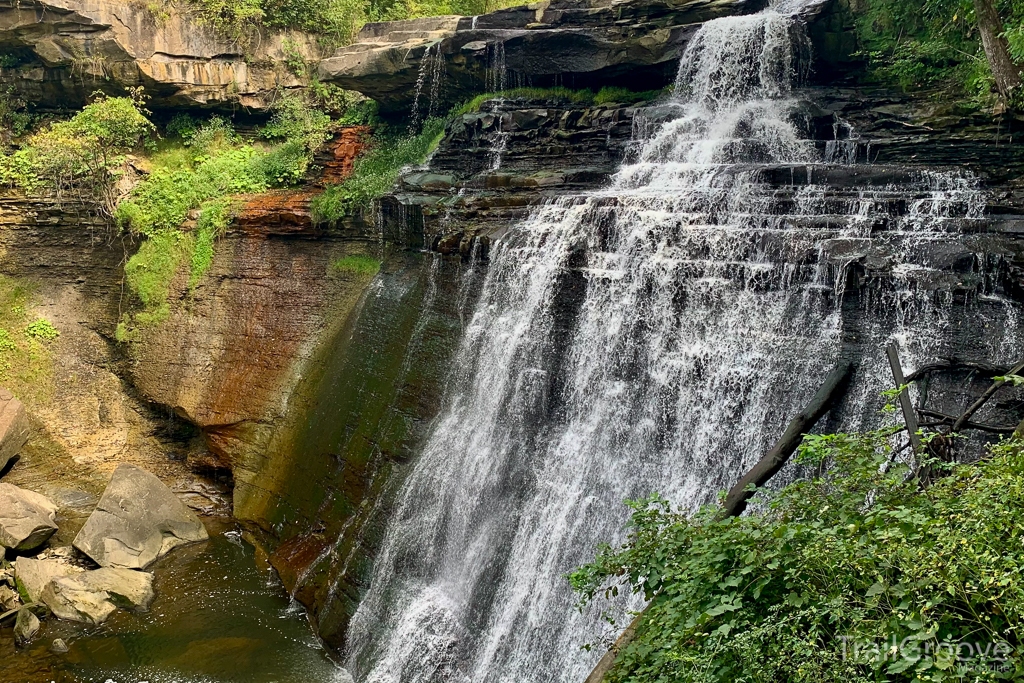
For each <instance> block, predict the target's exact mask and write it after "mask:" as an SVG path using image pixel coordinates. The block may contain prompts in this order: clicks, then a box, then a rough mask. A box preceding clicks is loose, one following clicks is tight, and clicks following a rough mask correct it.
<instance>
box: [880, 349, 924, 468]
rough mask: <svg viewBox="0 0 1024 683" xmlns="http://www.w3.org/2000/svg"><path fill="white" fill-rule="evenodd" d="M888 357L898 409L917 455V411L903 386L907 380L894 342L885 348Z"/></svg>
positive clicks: (919, 440)
mask: <svg viewBox="0 0 1024 683" xmlns="http://www.w3.org/2000/svg"><path fill="white" fill-rule="evenodd" d="M885 354H886V355H887V356H888V357H889V368H890V369H891V370H892V378H893V380H894V381H895V382H896V388H897V389H899V392H900V409H901V410H902V411H903V422H904V424H906V425H907V434H908V436H909V437H910V448H911V449H912V450H913V451H914V455H915V456H917V455H919V454H920V453H921V435H920V434H918V433H917V429H918V424H917V413H915V412H914V404H912V403H911V402H910V391H909V390H908V389H907V388H906V387H904V385H905V384H906V383H907V380H906V379H905V378H904V377H903V366H902V365H900V352H899V348H897V346H896V343H895V342H893V343H892V344H890V345H889V348H887V349H886V350H885Z"/></svg>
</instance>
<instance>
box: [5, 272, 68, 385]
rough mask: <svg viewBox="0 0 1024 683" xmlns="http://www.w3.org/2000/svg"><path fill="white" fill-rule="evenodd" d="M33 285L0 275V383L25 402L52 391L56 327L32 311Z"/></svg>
mask: <svg viewBox="0 0 1024 683" xmlns="http://www.w3.org/2000/svg"><path fill="white" fill-rule="evenodd" d="M34 292H35V287H34V286H33V285H32V283H30V282H27V281H25V280H19V279H17V278H11V277H4V276H0V383H2V384H3V386H5V387H6V388H8V389H10V390H11V391H13V392H14V393H15V394H16V395H17V396H19V397H20V398H22V399H23V400H25V401H26V403H27V404H28V405H33V404H39V403H41V402H45V401H46V400H47V399H48V397H49V396H50V393H51V391H52V381H51V380H52V377H53V352H54V348H53V347H54V345H55V344H57V343H59V342H58V341H57V339H58V337H59V331H58V330H57V329H56V328H55V327H54V326H53V325H52V324H51V323H50V322H49V321H47V320H44V319H42V318H40V317H39V316H38V315H36V314H35V313H34V311H33V310H32V309H33V306H32V301H33V296H34Z"/></svg>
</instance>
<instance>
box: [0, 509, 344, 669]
mask: <svg viewBox="0 0 1024 683" xmlns="http://www.w3.org/2000/svg"><path fill="white" fill-rule="evenodd" d="M208 526H211V539H210V540H209V541H206V542H203V543H197V544H194V545H191V546H187V547H183V548H178V549H176V550H174V551H172V552H171V553H170V554H169V555H168V556H167V557H165V558H163V559H161V560H160V561H159V562H158V563H156V564H155V565H153V566H152V567H151V568H150V569H151V571H153V572H154V574H155V576H156V579H155V588H156V593H157V595H156V600H155V601H154V602H153V606H152V607H151V608H150V610H149V611H148V612H145V613H132V612H126V611H123V610H118V611H117V612H116V613H115V614H114V615H113V616H112V617H111V618H110V619H109V620H108V621H107V622H106V623H105V624H103V625H101V626H83V625H81V624H71V623H68V622H62V621H57V620H55V619H47V620H45V621H44V622H43V627H42V630H41V631H40V635H39V637H38V638H37V640H36V641H35V642H33V643H32V644H31V645H29V646H28V647H27V648H16V647H15V645H14V642H13V635H12V629H11V627H10V625H5V626H6V627H5V628H3V629H0V682H2V683H50V682H51V681H52V682H53V683H94V682H95V683H107V682H108V681H111V682H113V683H144V682H148V683H330V682H331V681H335V680H337V679H338V678H339V674H340V672H339V670H338V668H337V666H336V665H335V664H334V663H333V662H332V661H331V660H330V659H329V658H328V656H327V653H326V652H325V651H324V649H323V648H322V647H321V645H320V643H319V642H318V641H317V639H316V637H315V636H314V635H313V633H312V631H311V629H310V626H309V623H308V622H307V620H306V616H305V614H304V612H303V610H302V609H301V608H300V607H299V606H298V605H297V604H295V603H292V602H291V601H289V599H288V595H287V593H286V592H285V590H284V588H283V587H282V586H281V584H280V582H278V581H277V579H276V577H274V576H273V575H272V573H271V572H270V571H269V570H267V571H262V570H260V569H258V568H257V565H256V561H255V559H254V550H253V548H252V546H250V545H248V544H247V543H244V542H243V541H242V540H241V539H239V538H238V536H237V534H235V533H230V532H229V533H227V534H225V532H224V530H223V529H220V530H217V532H216V533H215V532H214V529H213V528H212V526H213V525H208ZM55 638H61V639H63V640H64V641H65V642H66V643H67V645H68V648H69V651H68V652H67V653H66V654H62V655H61V654H54V653H52V652H51V651H50V647H51V645H52V643H53V640H54V639H55Z"/></svg>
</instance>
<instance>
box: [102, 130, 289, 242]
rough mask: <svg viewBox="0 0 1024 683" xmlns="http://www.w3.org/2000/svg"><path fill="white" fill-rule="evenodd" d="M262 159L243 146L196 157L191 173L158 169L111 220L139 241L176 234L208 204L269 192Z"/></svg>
mask: <svg viewBox="0 0 1024 683" xmlns="http://www.w3.org/2000/svg"><path fill="white" fill-rule="evenodd" d="M266 157H267V154H266V153H265V152H263V151H261V150H257V149H256V148H254V147H251V146H249V145H242V146H239V147H237V148H233V149H227V150H225V151H223V152H220V153H218V154H215V155H214V156H206V155H200V156H197V157H195V163H194V166H193V167H192V168H187V167H186V168H177V169H172V168H157V169H155V170H154V171H153V172H152V173H151V174H150V175H149V176H148V177H147V178H146V179H145V180H144V181H142V182H141V183H139V184H138V185H137V186H136V187H135V189H134V190H133V191H132V193H131V195H129V197H128V198H127V199H125V200H124V201H122V202H121V203H120V204H119V205H118V207H117V210H116V211H115V214H114V215H115V218H117V221H118V223H119V224H120V225H121V226H122V227H124V228H127V229H129V230H130V231H132V232H134V233H138V234H142V235H149V236H154V235H157V234H159V233H161V232H164V231H167V230H174V229H177V228H178V227H179V226H181V225H182V223H184V222H185V219H186V218H188V215H189V213H190V212H191V211H192V210H193V209H195V208H197V207H199V205H200V204H202V203H203V202H205V201H207V200H209V199H215V198H218V197H223V196H225V195H229V194H243V193H255V192H263V191H265V190H267V189H268V188H269V187H270V185H271V182H270V181H269V179H268V178H267V175H266V163H267V162H266Z"/></svg>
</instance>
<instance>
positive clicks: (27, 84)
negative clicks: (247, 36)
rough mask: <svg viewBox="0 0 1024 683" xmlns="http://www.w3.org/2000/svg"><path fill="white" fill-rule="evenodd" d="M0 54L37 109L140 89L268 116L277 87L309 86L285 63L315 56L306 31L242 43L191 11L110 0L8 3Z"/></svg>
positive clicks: (167, 100)
mask: <svg viewBox="0 0 1024 683" xmlns="http://www.w3.org/2000/svg"><path fill="white" fill-rule="evenodd" d="M158 13H161V14H162V15H161V16H158ZM0 49H2V51H3V53H4V54H5V55H6V56H8V57H9V58H10V59H11V60H12V61H14V62H16V65H15V66H14V67H13V68H12V67H10V66H6V65H5V67H4V69H3V71H2V76H0V82H5V83H9V84H11V85H13V86H14V87H15V89H16V90H17V91H18V93H19V94H20V95H21V96H22V97H23V98H25V99H26V100H28V101H30V102H32V103H33V104H34V105H35V106H37V107H40V108H45V107H54V108H66V107H76V106H81V105H82V104H83V103H84V102H85V100H86V98H87V97H88V96H89V95H90V94H91V93H92V92H94V91H95V90H105V91H109V92H112V93H120V92H123V89H124V88H127V87H134V86H140V85H141V86H143V87H145V89H146V92H147V94H149V95H150V96H152V97H153V101H152V104H153V105H154V106H159V107H203V108H231V107H234V106H242V107H246V108H248V109H254V110H263V109H266V108H267V107H268V106H269V105H270V104H271V103H272V102H273V98H274V96H275V92H276V91H277V90H278V89H281V88H297V87H302V86H303V85H304V83H303V81H302V79H300V78H298V77H297V76H295V75H294V74H293V73H292V72H291V71H289V70H288V68H287V67H286V66H285V61H286V60H287V59H288V58H289V57H291V58H292V59H294V58H296V57H301V58H304V59H307V60H312V61H315V60H316V59H317V58H318V57H319V49H318V47H317V44H316V40H315V38H314V37H313V36H311V35H308V34H304V33H300V32H296V31H275V32H264V33H263V34H261V35H259V36H257V37H255V38H254V39H253V40H252V41H251V44H250V45H239V44H238V43H236V42H234V41H231V40H229V39H228V38H226V37H224V36H220V35H218V34H217V33H216V32H215V31H214V30H213V29H212V28H210V27H208V26H205V25H203V24H202V23H201V22H199V21H197V20H196V18H195V15H194V14H193V13H190V12H189V11H188V9H187V6H185V5H180V4H177V3H173V4H161V5H160V7H159V8H158V9H157V10H151V9H149V6H147V5H146V4H145V3H119V2H113V1H112V0H4V1H3V2H0Z"/></svg>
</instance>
